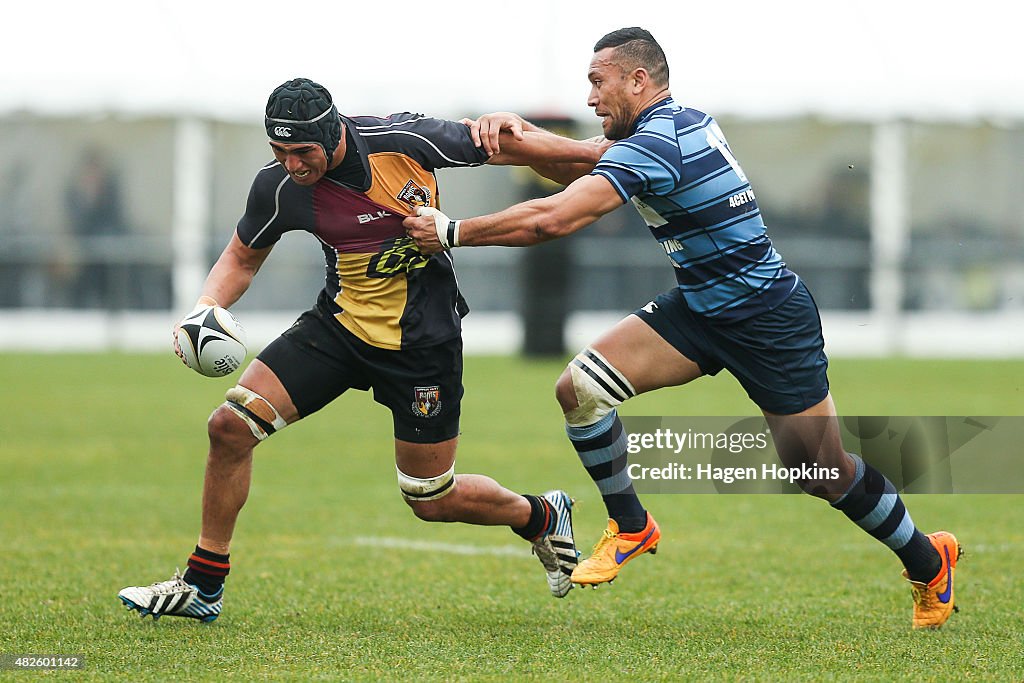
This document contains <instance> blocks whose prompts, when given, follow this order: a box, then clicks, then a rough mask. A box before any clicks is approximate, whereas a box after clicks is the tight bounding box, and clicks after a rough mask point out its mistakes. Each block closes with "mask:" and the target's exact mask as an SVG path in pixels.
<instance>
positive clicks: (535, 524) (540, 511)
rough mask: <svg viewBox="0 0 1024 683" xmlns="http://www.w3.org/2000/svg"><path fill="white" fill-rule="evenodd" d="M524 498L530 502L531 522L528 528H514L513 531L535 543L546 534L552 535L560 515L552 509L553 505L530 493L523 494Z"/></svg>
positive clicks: (527, 524)
mask: <svg viewBox="0 0 1024 683" xmlns="http://www.w3.org/2000/svg"><path fill="white" fill-rule="evenodd" d="M523 498H525V499H526V500H528V501H529V502H530V520H529V521H528V522H527V523H526V526H524V527H521V528H519V529H516V528H513V529H512V531H514V532H516V533H517V534H519V535H520V536H522V537H523V538H525V539H526V540H527V541H535V540H537V539H538V538H540V537H541V536H543V535H544V534H547V533H551V532H552V531H553V530H554V528H555V524H556V523H557V522H558V513H556V512H555V509H554V508H553V507H551V503H549V502H548V501H546V500H545V499H544V498H542V497H540V496H531V495H530V494H528V493H525V494H523Z"/></svg>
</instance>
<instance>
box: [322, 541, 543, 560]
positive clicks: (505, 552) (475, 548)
mask: <svg viewBox="0 0 1024 683" xmlns="http://www.w3.org/2000/svg"><path fill="white" fill-rule="evenodd" d="M338 542H339V543H344V544H346V545H347V544H349V543H353V542H354V543H355V544H356V545H362V546H370V547H374V548H392V549H394V550H417V551H429V552H432V553H449V554H451V555H500V556H509V555H514V556H516V557H525V556H527V555H529V552H530V551H529V549H528V547H527V546H526V545H525V544H524V545H466V544H462V543H438V542H435V541H419V540H416V539H412V538H395V537H391V536H356V537H355V539H347V540H343V539H338Z"/></svg>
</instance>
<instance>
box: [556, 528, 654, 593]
mask: <svg viewBox="0 0 1024 683" xmlns="http://www.w3.org/2000/svg"><path fill="white" fill-rule="evenodd" d="M660 540H661V529H659V528H658V523H657V522H655V521H654V517H652V516H651V513H650V512H648V513H647V526H645V527H644V528H643V529H642V530H640V531H638V532H636V533H631V534H624V533H619V525H618V523H616V521H615V520H614V519H609V520H608V528H607V529H605V530H604V534H603V535H602V536H601V540H600V541H598V542H597V545H595V546H594V552H593V554H592V555H591V556H590V557H588V558H587V559H585V560H584V561H582V562H580V563H579V564H578V565H576V569H574V570H573V572H572V582H573V583H578V584H580V585H583V586H597V585H598V584H601V583H608V582H610V581H613V580H614V579H615V577H616V576H618V575H619V570H620V569H622V566H623V565H625V564H626V563H627V562H629V561H630V560H632V559H633V558H635V557H639V556H640V555H643V554H644V553H651V554H652V555H653V554H654V553H655V552H657V550H658V541H660Z"/></svg>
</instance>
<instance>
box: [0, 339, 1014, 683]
mask: <svg viewBox="0 0 1024 683" xmlns="http://www.w3.org/2000/svg"><path fill="white" fill-rule="evenodd" d="M561 367H562V362H560V361H551V362H527V361H523V360H519V359H511V358H470V359H467V364H466V388H467V396H466V400H465V403H464V416H463V422H462V428H463V437H462V444H461V449H460V457H459V464H458V471H461V472H481V473H487V474H490V475H492V476H494V477H495V478H497V479H498V480H499V481H501V482H502V483H504V484H505V485H507V486H509V487H510V488H512V489H513V490H517V491H524V492H540V491H544V490H546V489H548V488H552V487H560V488H565V489H567V490H568V491H570V493H572V494H573V495H575V496H576V497H577V498H578V500H579V503H578V505H577V512H576V517H575V520H576V524H575V526H576V535H577V540H578V542H579V544H580V545H581V546H582V547H581V549H582V550H584V551H587V550H589V547H590V545H591V544H592V543H593V542H594V541H596V540H597V537H598V535H599V534H600V532H601V530H602V529H603V528H604V520H605V518H604V509H603V506H602V505H601V501H600V498H599V497H598V495H597V493H596V490H595V488H594V487H593V485H592V484H591V482H590V481H589V479H588V478H587V476H586V474H585V472H584V471H583V470H582V468H581V467H580V466H579V464H578V461H577V459H576V456H575V454H574V453H573V452H572V450H571V448H570V447H569V445H568V443H567V442H566V441H565V439H564V436H563V431H562V425H561V422H560V418H559V415H558V409H557V407H556V405H555V403H554V401H553V398H552V389H551V387H552V384H553V382H554V379H555V378H556V376H557V375H558V373H559V371H560V369H561ZM831 377H832V387H833V393H834V395H835V397H836V401H837V404H838V405H839V408H840V411H841V412H843V413H846V414H863V415H886V414H889V415H972V414H973V415H1021V414H1024V391H1022V384H1024V362H925V361H905V360H893V361H881V360H879V361H855V360H847V359H839V360H836V361H835V362H834V363H833V368H832V372H831ZM0 380H2V386H3V391H2V393H0V539H2V543H3V550H4V552H3V560H2V561H0V654H4V653H6V654H16V653H22V654H66V655H67V654H77V655H84V656H85V658H86V665H85V668H84V670H82V671H77V672H62V673H59V674H57V675H58V676H61V677H64V676H66V677H68V678H69V679H74V680H124V679H134V680H167V679H170V678H172V677H173V678H175V679H178V680H190V679H196V680H223V679H235V680H253V679H287V680H295V681H305V680H315V679H320V680H335V679H342V680H424V679H444V680H474V681H475V680H493V681H504V680H569V679H572V680H581V681H601V680H644V681H646V680H680V679H727V680H738V679H751V680H780V679H784V680H793V679H804V680H822V679H836V680H889V679H894V678H895V679H911V680H938V681H945V680H952V679H979V680H1021V679H1022V678H1024V654H1022V639H1024V616H1022V610H1021V605H1022V604H1024V584H1022V583H1021V581H1020V576H1021V572H1020V563H1021V552H1020V548H1021V547H1022V543H1024V531H1022V525H1021V513H1020V509H1021V502H1022V498H1021V497H1020V496H996V495H991V496H963V495H960V496H911V497H908V499H907V503H908V506H909V508H910V510H911V512H912V514H913V515H914V518H915V521H916V522H917V523H918V524H919V526H921V527H922V528H923V529H925V530H926V531H930V530H934V529H938V528H948V529H950V530H951V531H954V532H956V533H957V535H958V536H959V537H960V540H961V541H962V542H963V543H964V545H965V547H966V550H967V555H966V556H965V560H964V561H963V563H962V564H961V565H960V568H959V571H958V578H959V582H958V587H957V591H958V598H959V602H960V604H961V612H960V613H959V614H958V615H955V616H954V617H953V619H952V620H951V622H950V623H949V625H948V626H947V628H945V629H943V630H942V631H939V632H927V633H921V632H917V633H915V632H911V631H910V628H909V626H910V595H909V591H908V589H907V587H906V585H905V584H904V582H903V581H902V580H901V579H900V577H899V569H900V567H899V563H898V561H897V560H896V558H895V556H893V555H892V554H891V553H890V552H889V551H888V550H887V549H886V548H884V547H883V546H882V545H881V544H879V543H877V542H875V541H874V540H872V539H871V538H870V537H869V536H867V535H866V534H865V533H863V532H862V531H860V530H859V529H857V528H856V527H854V526H853V525H852V524H850V523H849V522H848V521H847V520H846V518H845V517H843V516H842V515H841V514H840V513H837V512H835V511H832V510H830V509H829V508H828V506H827V505H825V504H824V503H822V502H820V501H817V500H813V499H810V498H806V497H803V496H782V495H776V496H738V495H737V496H724V495H723V496H698V495H693V496H684V495H651V496H647V497H646V498H645V503H646V504H647V506H648V507H649V508H650V509H651V510H652V512H653V513H654V514H655V515H656V516H657V517H658V520H659V521H660V523H661V525H662V528H663V531H664V537H663V541H662V544H661V548H660V552H659V553H658V555H656V556H653V557H644V558H642V559H640V560H638V561H637V562H635V563H632V564H631V565H630V566H629V568H627V569H626V570H625V571H624V573H623V575H622V577H621V578H620V579H619V580H618V581H617V582H616V583H615V585H614V586H610V587H603V588H601V589H599V590H587V591H583V590H574V591H572V593H570V594H569V596H568V597H567V598H566V599H564V600H560V601H559V600H555V599H553V598H551V597H550V595H549V594H548V591H547V587H546V585H545V581H544V577H543V574H542V571H541V568H540V565H539V563H537V561H536V560H535V559H534V558H533V557H531V556H530V555H529V554H528V548H527V546H526V544H525V543H523V542H522V541H520V540H518V539H517V538H516V537H515V536H513V535H512V534H511V533H510V532H509V531H508V530H507V529H500V528H478V527H468V526H462V525H429V524H427V523H424V522H421V521H419V520H417V519H416V518H415V517H414V516H413V515H412V514H411V513H410V512H409V511H408V509H407V508H406V506H405V504H404V503H402V501H401V499H400V497H399V495H398V491H397V486H396V483H395V474H394V466H393V458H392V454H391V437H390V434H391V431H390V429H391V426H390V416H389V415H388V414H387V413H386V412H385V411H384V410H383V409H382V408H380V407H379V406H377V405H376V404H373V403H372V401H371V400H370V398H369V396H368V395H366V394H362V393H355V394H351V395H347V396H345V397H343V398H342V399H341V400H340V401H338V402H336V403H335V404H334V405H332V406H330V407H328V408H327V409H326V410H324V411H322V412H321V413H320V414H318V415H316V416H313V417H311V418H309V419H308V420H307V421H306V422H305V423H302V424H299V425H298V426H293V427H291V428H289V429H288V430H285V431H284V432H282V433H281V434H279V435H276V436H275V437H274V438H273V439H271V440H269V441H268V442H266V443H265V444H264V445H262V446H260V448H259V449H258V451H257V456H256V466H255V483H254V486H253V490H252V494H251V496H250V498H249V502H248V505H247V506H246V509H245V510H244V511H243V515H242V518H241V521H240V523H239V528H238V530H237V534H236V537H235V544H234V546H233V548H232V565H233V571H232V574H231V577H230V578H229V580H228V592H227V600H226V610H225V612H224V614H223V616H222V617H221V618H220V619H219V620H218V621H217V622H215V623H213V624H210V625H203V624H199V623H197V622H193V621H188V620H176V619H170V618H165V619H162V620H160V621H159V622H156V623H154V622H153V621H152V620H151V619H146V620H141V619H139V618H138V617H137V616H133V613H129V612H127V611H126V610H124V609H123V608H122V607H121V605H120V602H119V601H118V600H117V598H116V597H115V596H116V593H117V591H118V590H119V589H120V588H121V587H123V586H125V585H129V584H134V583H149V582H152V581H156V580H163V579H166V578H168V577H169V575H170V573H171V571H172V570H173V569H174V568H175V567H176V566H180V567H184V562H185V559H186V557H187V555H188V553H189V552H190V550H191V549H192V546H193V544H194V543H195V537H196V535H197V532H198V518H199V491H200V486H201V481H202V472H203V464H204V460H205V449H206V444H205V441H206V436H205V428H204V423H205V418H206V416H207V415H208V414H209V412H210V411H211V410H212V408H213V407H214V406H216V405H217V404H218V403H219V402H220V400H221V397H222V395H223V392H224V391H225V389H226V388H228V387H229V386H231V384H232V382H231V380H229V379H222V380H209V379H204V378H201V377H200V376H198V375H196V374H193V373H191V372H189V371H187V370H185V369H184V368H182V367H181V366H180V365H179V364H178V362H177V360H176V359H175V358H174V357H173V356H170V354H165V355H161V356H133V355H95V356H93V355H82V356H30V355H0ZM622 412H623V413H624V414H628V415H673V414H679V415H748V414H754V410H753V406H752V405H751V404H750V403H748V401H747V399H746V397H745V396H744V395H743V393H742V391H741V390H740V389H739V387H738V385H737V384H736V383H735V382H734V381H733V380H732V379H731V378H728V377H726V376H724V375H723V376H720V377H718V378H713V379H702V380H699V381H698V382H696V383H694V384H693V385H691V386H689V387H686V388H683V389H677V390H674V391H667V392H660V393H657V394H654V395H651V396H644V397H640V398H639V399H636V400H635V401H633V402H631V404H629V405H627V406H626V408H625V409H624V410H623V411H622ZM37 675H39V674H38V673H27V672H12V671H0V679H3V680H28V679H29V678H30V677H34V676H37Z"/></svg>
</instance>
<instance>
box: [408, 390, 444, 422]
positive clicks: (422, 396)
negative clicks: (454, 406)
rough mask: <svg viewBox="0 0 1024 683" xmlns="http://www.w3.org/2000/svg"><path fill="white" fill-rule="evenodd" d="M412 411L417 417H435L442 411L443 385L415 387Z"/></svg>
mask: <svg viewBox="0 0 1024 683" xmlns="http://www.w3.org/2000/svg"><path fill="white" fill-rule="evenodd" d="M412 392H413V397H414V400H413V402H412V412H413V415H415V416H417V417H434V416H436V415H437V414H438V413H440V412H441V387H439V386H436V385H435V386H432V387H413V390H412Z"/></svg>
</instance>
